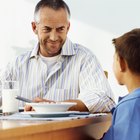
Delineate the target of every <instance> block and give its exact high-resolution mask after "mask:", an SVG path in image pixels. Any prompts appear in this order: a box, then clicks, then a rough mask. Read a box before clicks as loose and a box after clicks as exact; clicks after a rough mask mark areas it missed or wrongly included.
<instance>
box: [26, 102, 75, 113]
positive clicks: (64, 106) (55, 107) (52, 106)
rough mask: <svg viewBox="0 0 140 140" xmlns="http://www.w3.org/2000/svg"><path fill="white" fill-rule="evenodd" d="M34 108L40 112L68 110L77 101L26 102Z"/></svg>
mask: <svg viewBox="0 0 140 140" xmlns="http://www.w3.org/2000/svg"><path fill="white" fill-rule="evenodd" d="M26 104H27V105H30V106H32V107H33V108H34V110H35V111H36V112H38V113H46V112H66V111H67V110H68V109H69V108H70V107H72V106H73V105H76V104H77V103H75V102H57V103H48V102H40V103H26Z"/></svg>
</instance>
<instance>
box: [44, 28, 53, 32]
mask: <svg viewBox="0 0 140 140" xmlns="http://www.w3.org/2000/svg"><path fill="white" fill-rule="evenodd" d="M42 31H43V32H45V33H46V32H50V31H51V29H50V28H44V29H43V30H42Z"/></svg>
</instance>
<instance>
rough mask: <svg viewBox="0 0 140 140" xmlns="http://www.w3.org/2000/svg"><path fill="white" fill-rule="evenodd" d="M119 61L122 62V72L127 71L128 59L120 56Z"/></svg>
mask: <svg viewBox="0 0 140 140" xmlns="http://www.w3.org/2000/svg"><path fill="white" fill-rule="evenodd" d="M118 59H119V60H118V61H119V64H120V71H121V72H125V71H126V68H127V64H126V61H125V59H124V58H123V57H120V56H118Z"/></svg>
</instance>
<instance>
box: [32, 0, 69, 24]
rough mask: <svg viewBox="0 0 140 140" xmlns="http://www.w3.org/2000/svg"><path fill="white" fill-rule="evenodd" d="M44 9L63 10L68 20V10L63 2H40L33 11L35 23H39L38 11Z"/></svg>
mask: <svg viewBox="0 0 140 140" xmlns="http://www.w3.org/2000/svg"><path fill="white" fill-rule="evenodd" d="M44 7H48V8H52V9H54V10H59V9H61V8H63V9H64V10H66V12H67V14H68V18H70V9H69V7H68V5H67V4H66V3H65V2H64V1H63V0H40V1H39V2H38V3H37V5H36V7H35V11H34V20H35V21H36V22H39V10H40V9H41V8H44Z"/></svg>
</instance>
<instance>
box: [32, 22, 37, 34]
mask: <svg viewBox="0 0 140 140" xmlns="http://www.w3.org/2000/svg"><path fill="white" fill-rule="evenodd" d="M31 24H32V30H33V32H34V33H35V34H37V33H38V31H37V26H36V23H35V22H32V23H31Z"/></svg>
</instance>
